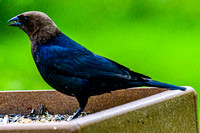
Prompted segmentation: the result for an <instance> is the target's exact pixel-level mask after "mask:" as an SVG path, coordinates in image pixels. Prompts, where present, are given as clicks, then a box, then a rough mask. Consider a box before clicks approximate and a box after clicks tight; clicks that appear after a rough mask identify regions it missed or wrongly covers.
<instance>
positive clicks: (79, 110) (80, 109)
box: [71, 108, 83, 120]
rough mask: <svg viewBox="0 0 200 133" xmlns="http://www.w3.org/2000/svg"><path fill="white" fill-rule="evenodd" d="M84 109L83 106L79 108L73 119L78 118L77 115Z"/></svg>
mask: <svg viewBox="0 0 200 133" xmlns="http://www.w3.org/2000/svg"><path fill="white" fill-rule="evenodd" d="M82 111H83V109H82V108H79V109H78V110H77V111H76V113H75V114H74V116H73V117H72V119H71V120H73V119H75V118H77V117H78V116H79V115H80V114H81V112H82Z"/></svg>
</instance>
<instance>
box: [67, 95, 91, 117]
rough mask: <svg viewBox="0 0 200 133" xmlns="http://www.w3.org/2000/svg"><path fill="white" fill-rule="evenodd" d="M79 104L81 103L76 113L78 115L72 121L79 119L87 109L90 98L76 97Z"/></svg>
mask: <svg viewBox="0 0 200 133" xmlns="http://www.w3.org/2000/svg"><path fill="white" fill-rule="evenodd" d="M76 98H77V100H78V102H79V109H78V110H77V111H76V113H75V114H74V116H73V117H72V119H71V120H73V119H75V118H77V117H78V116H79V115H80V114H81V112H82V111H83V110H84V109H85V106H86V104H87V102H88V97H87V96H78V97H76Z"/></svg>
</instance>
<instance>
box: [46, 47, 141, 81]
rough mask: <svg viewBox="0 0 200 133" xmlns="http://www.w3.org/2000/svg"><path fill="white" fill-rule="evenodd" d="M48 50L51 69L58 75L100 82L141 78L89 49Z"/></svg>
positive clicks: (57, 48)
mask: <svg viewBox="0 0 200 133" xmlns="http://www.w3.org/2000/svg"><path fill="white" fill-rule="evenodd" d="M48 50H49V51H48V54H47V55H49V56H47V57H48V60H49V67H51V69H53V70H54V71H55V72H56V73H58V74H62V75H67V76H76V77H80V78H85V79H100V80H109V79H110V80H119V79H120V80H138V77H141V75H140V74H138V73H135V72H133V71H130V70H129V69H128V68H126V67H124V66H122V65H120V64H118V63H116V62H114V61H111V60H109V59H106V58H104V57H102V56H99V55H96V54H93V53H92V52H90V51H88V50H87V49H70V48H68V49H66V48H61V47H57V46H53V47H51V48H48ZM142 76H144V75H142Z"/></svg>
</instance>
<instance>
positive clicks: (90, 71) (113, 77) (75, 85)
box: [10, 11, 185, 118]
mask: <svg viewBox="0 0 200 133" xmlns="http://www.w3.org/2000/svg"><path fill="white" fill-rule="evenodd" d="M10 21H17V22H15V23H13V24H11V26H18V27H20V28H21V29H22V30H24V31H25V32H26V33H27V34H28V36H29V38H30V40H31V50H32V55H33V58H34V61H35V63H36V65H37V68H38V70H39V72H40V74H41V75H42V77H43V79H44V80H45V81H46V82H47V83H48V84H49V85H50V86H52V87H53V88H54V89H56V90H58V91H60V92H62V93H64V94H67V95H70V96H75V97H76V98H77V100H78V102H79V105H80V108H79V110H78V111H77V113H76V114H75V115H74V117H73V118H75V117H77V116H78V115H79V113H80V112H81V111H82V110H83V109H84V108H85V106H86V104H87V100H88V98H89V97H90V96H92V95H99V94H103V93H106V92H110V91H114V90H117V89H125V88H130V87H138V86H156V87H162V88H169V89H175V90H176V89H178V90H185V88H184V87H179V86H174V85H170V84H165V83H161V82H158V81H154V80H151V78H150V77H148V76H145V75H142V74H139V73H136V72H133V71H131V70H130V69H128V68H126V67H124V66H122V65H120V64H118V63H116V62H114V61H112V60H109V59H107V58H104V57H102V56H99V55H96V54H94V53H92V52H91V51H89V50H87V49H86V48H85V47H83V46H81V45H80V44H78V43H76V42H75V41H73V40H71V39H70V38H69V37H67V36H66V35H64V34H63V33H62V32H61V31H60V30H59V29H58V28H57V26H56V25H55V23H54V22H53V21H52V20H51V19H50V18H49V17H48V16H47V15H45V14H44V13H41V12H35V11H34V12H26V13H23V14H20V15H18V16H16V17H14V18H13V19H11V20H10Z"/></svg>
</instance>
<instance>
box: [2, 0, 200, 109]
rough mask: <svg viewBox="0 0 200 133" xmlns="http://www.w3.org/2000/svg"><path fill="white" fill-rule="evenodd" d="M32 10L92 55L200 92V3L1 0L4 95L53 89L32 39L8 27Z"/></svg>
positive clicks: (179, 0)
mask: <svg viewBox="0 0 200 133" xmlns="http://www.w3.org/2000/svg"><path fill="white" fill-rule="evenodd" d="M32 10H36V11H42V12H45V13H46V14H48V15H49V16H50V17H51V18H52V19H53V20H54V22H55V23H56V24H57V26H58V27H59V28H60V29H61V31H62V32H64V33H65V34H66V35H68V36H69V37H71V38H72V39H73V40H75V41H77V42H78V43H80V44H82V45H84V46H85V47H87V48H88V49H90V50H91V51H93V52H95V53H97V54H99V55H102V56H105V57H107V58H110V59H112V60H115V61H117V62H119V63H121V64H123V65H125V66H127V67H129V68H131V69H132V70H134V71H136V72H139V73H142V74H145V75H148V76H150V77H152V78H153V79H155V80H159V81H162V82H166V83H171V84H175V85H180V86H192V87H193V88H195V90H196V92H197V93H198V94H200V90H199V88H200V81H199V75H200V67H199V66H200V61H199V60H200V1H198V0H192V1H191V0H118V1H116V0H96V1H90V0H84V1H81V0H65V1H59V0H55V1H50V0H43V1H35V0H29V1H26V0H9V1H6V0H0V18H1V20H0V40H1V41H0V68H1V76H0V90H1V91H4V90H33V89H38V90H40V89H52V88H51V87H50V86H48V85H47V84H46V83H45V82H44V81H43V79H42V78H41V76H40V74H39V72H38V70H37V68H36V66H35V64H34V62H33V59H32V56H31V51H30V41H29V38H28V36H27V35H26V34H25V33H24V32H23V31H21V30H20V29H18V28H13V27H9V26H7V25H8V23H7V20H8V19H10V18H12V17H14V16H16V15H18V14H20V13H22V12H25V11H32ZM198 101H199V100H198ZM199 103H200V101H199ZM199 106H200V105H199Z"/></svg>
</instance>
